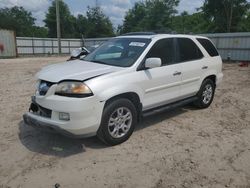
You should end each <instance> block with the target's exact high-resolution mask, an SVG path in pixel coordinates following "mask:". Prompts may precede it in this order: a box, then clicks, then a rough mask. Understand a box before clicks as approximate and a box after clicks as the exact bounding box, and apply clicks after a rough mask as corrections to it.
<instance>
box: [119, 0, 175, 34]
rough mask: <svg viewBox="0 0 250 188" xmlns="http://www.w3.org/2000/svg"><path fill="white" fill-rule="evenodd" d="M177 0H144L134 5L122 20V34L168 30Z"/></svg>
mask: <svg viewBox="0 0 250 188" xmlns="http://www.w3.org/2000/svg"><path fill="white" fill-rule="evenodd" d="M178 4H179V0H146V1H142V2H137V3H135V5H134V7H133V8H132V9H130V10H129V11H128V12H127V13H126V15H125V18H124V24H123V27H122V29H121V32H122V33H126V32H131V31H146V30H147V31H153V30H170V28H171V24H172V17H173V16H174V15H175V14H176V13H177V11H176V7H177V6H178Z"/></svg>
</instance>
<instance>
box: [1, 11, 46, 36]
mask: <svg viewBox="0 0 250 188" xmlns="http://www.w3.org/2000/svg"><path fill="white" fill-rule="evenodd" d="M0 28H2V29H10V30H14V31H15V32H16V35H17V36H20V37H24V36H25V37H33V36H34V37H41V36H44V34H45V33H44V29H42V28H40V27H36V26H35V18H33V17H32V14H31V12H28V11H26V10H25V9H24V8H23V7H17V6H14V7H12V8H2V9H0Z"/></svg>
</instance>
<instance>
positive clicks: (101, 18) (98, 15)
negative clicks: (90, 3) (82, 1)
mask: <svg viewBox="0 0 250 188" xmlns="http://www.w3.org/2000/svg"><path fill="white" fill-rule="evenodd" d="M82 21H84V20H82ZM86 28H87V31H86V36H87V37H89V38H95V37H111V36H114V30H113V25H112V23H111V21H110V19H109V18H108V17H107V16H106V15H105V14H104V13H103V12H102V10H101V9H100V7H93V8H90V7H88V11H87V27H86Z"/></svg>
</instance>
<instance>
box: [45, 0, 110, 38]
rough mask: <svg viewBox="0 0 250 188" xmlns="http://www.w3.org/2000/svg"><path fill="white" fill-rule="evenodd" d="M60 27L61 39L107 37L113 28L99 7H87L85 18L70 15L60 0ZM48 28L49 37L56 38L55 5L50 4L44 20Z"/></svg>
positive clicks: (66, 6) (67, 8)
mask: <svg viewBox="0 0 250 188" xmlns="http://www.w3.org/2000/svg"><path fill="white" fill-rule="evenodd" d="M59 7H60V26H61V36H62V38H80V37H82V36H84V37H88V38H89V37H109V36H113V35H114V32H113V26H112V23H111V21H110V20H109V18H108V17H107V16H106V15H104V14H103V12H102V11H101V9H100V8H99V7H93V8H90V7H88V11H87V15H86V17H85V16H83V15H80V14H79V15H78V16H77V17H74V16H73V15H71V13H70V10H69V7H68V5H67V4H65V3H64V2H63V1H62V0H60V1H59ZM44 22H45V26H46V27H48V35H49V37H56V36H57V30H56V3H55V1H53V2H52V6H51V7H49V10H48V13H47V15H46V18H45V20H44Z"/></svg>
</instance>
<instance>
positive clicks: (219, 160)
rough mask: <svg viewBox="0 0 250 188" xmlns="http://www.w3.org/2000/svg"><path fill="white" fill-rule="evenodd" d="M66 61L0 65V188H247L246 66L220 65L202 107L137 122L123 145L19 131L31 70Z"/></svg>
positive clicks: (249, 73) (249, 97)
mask: <svg viewBox="0 0 250 188" xmlns="http://www.w3.org/2000/svg"><path fill="white" fill-rule="evenodd" d="M64 60H66V57H60V58H58V57H48V58H21V59H9V60H0V80H1V81H0V88H1V90H0V104H1V105H0V114H1V116H0V188H7V187H8V188H10V187H11V188H12V187H20V188H21V187H22V188H26V187H27V188H30V187H36V188H40V187H41V188H47V187H48V188H49V187H50V188H52V187H55V184H56V183H58V184H59V185H60V187H61V188H66V187H67V188H68V187H69V188H78V187H79V188H80V187H86V188H88V187H93V188H98V187H102V188H103V187H104V188H105V187H107V188H112V187H119V188H123V187H131V188H134V187H141V188H147V187H150V188H156V187H158V188H170V187H171V188H175V187H176V188H179V187H186V188H189V187H190V188H196V187H211V188H217V187H218V188H219V187H232V188H250V67H247V68H241V67H239V66H238V65H237V64H225V65H224V68H223V70H224V75H225V77H224V80H223V83H222V84H221V86H219V88H218V89H217V92H216V96H215V100H214V102H213V104H212V105H211V107H210V108H208V109H205V110H196V109H195V108H193V107H191V106H186V107H183V108H178V109H175V110H172V111H170V112H164V113H161V114H158V115H154V116H150V117H147V118H145V119H144V120H143V121H142V122H141V123H140V125H139V126H138V127H137V130H136V131H135V132H134V134H133V135H132V137H131V138H130V139H129V140H128V141H127V142H126V143H124V144H121V145H119V146H115V147H106V146H105V145H103V144H102V143H101V142H100V141H99V140H98V139H97V138H89V139H78V140H77V139H69V138H66V137H63V136H60V135H57V134H49V133H43V132H39V131H37V130H35V129H33V128H30V127H28V126H26V125H25V124H24V123H23V121H22V115H23V113H25V112H26V111H27V109H28V106H29V103H30V96H31V95H33V94H34V87H35V78H34V75H35V73H36V72H37V71H39V70H40V69H41V67H44V66H45V65H48V64H51V63H56V62H60V61H64Z"/></svg>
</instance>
